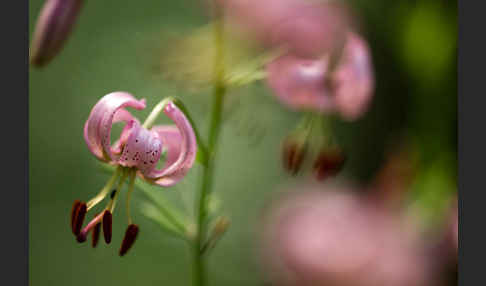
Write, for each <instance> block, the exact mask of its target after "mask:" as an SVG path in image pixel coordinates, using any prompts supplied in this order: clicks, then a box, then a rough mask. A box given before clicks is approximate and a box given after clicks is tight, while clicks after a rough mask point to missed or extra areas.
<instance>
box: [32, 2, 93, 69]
mask: <svg viewBox="0 0 486 286" xmlns="http://www.w3.org/2000/svg"><path fill="white" fill-rule="evenodd" d="M83 2H84V1H83V0H47V1H46V3H45V4H44V7H43V8H42V11H41V13H40V15H39V18H38V20H37V24H36V27H35V32H34V36H33V39H32V45H31V50H30V62H31V63H32V64H33V65H34V66H37V67H41V66H44V65H45V64H47V63H49V62H50V61H51V60H52V59H53V58H54V57H55V56H56V55H57V54H58V53H59V52H60V50H61V49H62V47H63V45H64V43H65V42H66V40H67V38H68V37H69V34H70V32H71V30H72V29H73V26H74V24H75V23H76V19H77V17H78V15H79V12H80V10H81V7H82V5H83Z"/></svg>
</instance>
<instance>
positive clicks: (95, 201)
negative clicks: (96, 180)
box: [86, 167, 121, 210]
mask: <svg viewBox="0 0 486 286" xmlns="http://www.w3.org/2000/svg"><path fill="white" fill-rule="evenodd" d="M120 171H121V168H120V167H118V168H117V169H116V170H115V173H114V174H113V176H111V178H110V180H108V182H107V183H106V185H105V186H104V187H103V189H101V191H100V192H99V193H98V194H97V195H96V196H95V197H94V198H92V199H91V200H90V201H89V202H88V203H87V204H86V206H87V209H88V210H90V209H91V208H92V207H94V206H96V205H97V204H98V203H99V202H101V201H102V200H103V199H104V198H105V197H106V195H107V194H108V192H109V191H110V190H111V188H112V186H113V184H115V182H116V179H117V178H118V176H119V175H120Z"/></svg>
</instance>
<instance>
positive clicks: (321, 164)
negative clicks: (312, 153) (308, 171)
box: [314, 150, 345, 181]
mask: <svg viewBox="0 0 486 286" xmlns="http://www.w3.org/2000/svg"><path fill="white" fill-rule="evenodd" d="M344 161H345V157H344V155H343V154H342V153H341V151H339V150H333V151H323V152H321V153H320V154H319V156H318V157H317V160H316V161H315V162H314V174H315V176H316V179H317V180H319V181H322V180H325V179H327V178H329V177H332V176H335V175H336V174H337V173H339V171H341V169H342V167H343V165H344Z"/></svg>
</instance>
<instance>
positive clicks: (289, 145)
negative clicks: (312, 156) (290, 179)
mask: <svg viewBox="0 0 486 286" xmlns="http://www.w3.org/2000/svg"><path fill="white" fill-rule="evenodd" d="M306 154H307V143H306V142H302V140H299V139H298V138H295V137H294V136H289V137H287V138H286V139H285V140H284V143H283V146H282V161H283V166H284V168H285V170H287V171H288V172H289V173H291V174H292V175H295V174H297V173H298V172H299V170H300V167H301V166H302V162H303V161H304V158H305V156H306Z"/></svg>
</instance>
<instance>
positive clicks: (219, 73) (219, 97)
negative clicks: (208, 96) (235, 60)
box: [193, 5, 226, 286]
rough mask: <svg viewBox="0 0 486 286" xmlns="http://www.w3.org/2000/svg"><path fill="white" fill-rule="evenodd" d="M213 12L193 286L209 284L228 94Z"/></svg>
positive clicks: (219, 29) (220, 29) (220, 33)
mask: <svg viewBox="0 0 486 286" xmlns="http://www.w3.org/2000/svg"><path fill="white" fill-rule="evenodd" d="M214 12H215V16H217V17H218V16H219V17H218V18H219V20H218V21H217V22H216V23H215V25H214V43H215V53H216V54H215V57H214V89H213V96H212V97H213V98H212V107H211V121H210V126H209V137H208V145H207V153H206V154H207V156H206V158H205V162H204V163H205V164H204V170H203V174H202V180H201V189H200V193H199V199H198V201H197V202H196V215H197V232H196V237H195V240H194V247H193V258H194V273H193V285H194V286H204V285H206V284H207V283H206V281H207V276H206V261H205V256H204V252H202V251H201V250H202V249H203V246H204V243H205V240H206V237H207V232H208V221H207V217H208V197H209V195H210V193H211V191H212V187H213V176H214V167H215V159H216V154H217V147H218V139H219V135H220V132H221V123H222V114H223V104H224V96H225V93H226V85H225V82H224V74H225V70H224V38H223V33H224V25H223V20H222V18H221V17H220V16H221V13H222V11H221V10H220V9H219V8H218V5H214Z"/></svg>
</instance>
